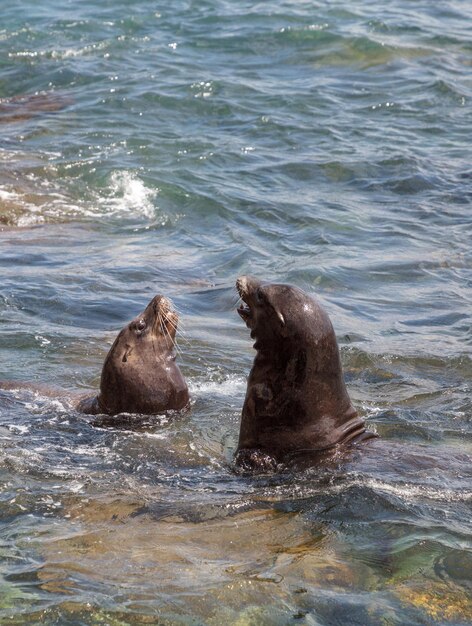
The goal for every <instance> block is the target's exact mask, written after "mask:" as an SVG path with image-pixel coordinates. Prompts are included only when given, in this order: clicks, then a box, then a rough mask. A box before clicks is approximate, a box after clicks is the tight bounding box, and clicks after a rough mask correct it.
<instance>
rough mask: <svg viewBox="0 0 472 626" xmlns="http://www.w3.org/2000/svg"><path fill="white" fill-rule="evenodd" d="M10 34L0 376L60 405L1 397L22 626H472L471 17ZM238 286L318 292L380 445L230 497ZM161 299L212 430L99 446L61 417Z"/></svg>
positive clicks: (164, 432)
mask: <svg viewBox="0 0 472 626" xmlns="http://www.w3.org/2000/svg"><path fill="white" fill-rule="evenodd" d="M1 18H2V19H1V22H0V277H1V280H0V354H1V358H0V379H1V380H10V381H20V382H23V383H27V384H29V383H33V385H34V386H35V387H36V388H38V387H39V389H44V392H43V391H31V390H28V388H27V387H26V388H24V389H20V390H18V391H14V390H0V481H1V486H2V489H1V491H0V524H1V526H0V541H1V543H0V545H1V548H0V550H1V556H2V559H1V561H0V574H1V585H0V593H1V600H0V623H2V624H3V623H5V624H6V623H8V624H25V623H28V624H39V623H41V624H60V625H63V624H74V625H75V624H91V625H92V624H93V625H95V624H110V625H113V626H115V625H122V624H162V625H164V624H165V625H184V624H185V625H187V624H192V625H208V626H212V625H220V624H228V626H229V625H231V626H233V625H234V626H243V625H258V626H259V625H263V626H265V625H270V626H272V625H279V624H281V625H282V624H283V625H285V624H307V625H313V626H314V625H316V626H319V625H320V626H321V625H322V626H325V625H326V626H331V625H334V624H343V625H344V624H349V625H359V626H361V625H362V626H369V625H372V626H374V625H375V626H377V625H382V626H394V625H404V624H409V625H424V624H454V625H458V624H470V623H471V622H472V600H471V591H472V515H471V504H472V480H471V478H472V470H471V458H472V354H471V350H472V321H471V318H472V316H471V310H472V246H471V241H472V211H471V209H472V168H471V151H470V144H471V128H472V110H471V102H472V43H471V42H472V6H471V4H470V2H468V1H467V0H445V1H444V2H430V1H426V0H416V1H415V2H412V1H411V0H391V1H390V2H388V3H386V2H380V1H379V0H358V1H357V2H347V0H324V1H319V0H318V1H313V2H306V1H304V0H285V1H284V0H277V1H274V2H254V1H250V0H243V1H240V2H230V1H229V0H200V1H199V2H194V1H193V0H176V1H175V2H172V3H164V2H161V1H160V0H157V1H155V2H151V1H150V0H133V1H131V0H114V1H113V2H110V1H109V0H83V1H81V2H72V1H71V0H64V1H63V2H62V3H56V2H52V0H43V1H41V2H37V1H34V2H33V1H32V0H17V2H14V3H6V2H4V3H2V7H1ZM243 273H251V274H254V275H256V276H258V277H260V278H262V279H265V280H268V281H272V280H277V281H284V282H290V283H293V284H296V285H298V286H299V287H301V288H303V289H305V290H307V291H309V292H312V293H315V294H316V296H317V297H318V298H319V299H320V301H321V302H322V303H323V305H324V306H325V308H326V310H327V311H328V313H329V315H330V317H331V319H332V321H333V324H334V327H335V329H336V332H337V336H338V340H339V344H340V348H341V354H342V360H343V365H344V369H345V375H346V380H347V384H348V389H349V392H350V395H351V397H352V400H353V403H354V404H355V406H356V408H357V409H358V410H359V412H360V413H361V414H362V415H364V416H365V418H366V420H367V422H368V425H369V428H371V429H372V430H375V431H376V432H377V433H378V434H379V435H380V436H381V439H379V440H378V441H376V442H373V443H372V444H370V445H368V446H366V447H365V449H364V450H361V451H359V452H357V453H356V454H355V455H349V456H348V457H346V458H343V459H340V460H339V461H338V462H337V463H336V464H334V465H332V466H329V467H328V466H326V467H314V468H307V469H304V470H300V471H298V472H294V471H285V472H282V473H279V474H275V475H272V476H260V477H242V476H238V475H237V474H235V473H234V472H233V470H232V457H233V453H234V450H235V447H236V445H237V438H238V428H239V416H240V410H241V406H242V403H243V399H244V393H245V385H246V376H247V374H248V372H249V369H250V366H251V362H252V358H253V350H252V347H251V344H252V342H251V340H250V338H249V336H248V332H247V329H246V328H245V326H244V324H242V323H241V320H240V319H239V318H238V316H237V314H236V313H235V303H236V300H237V295H236V291H235V288H234V282H235V279H236V277H237V276H238V275H240V274H243ZM156 293H163V294H165V295H167V296H169V297H171V298H172V299H173V301H174V302H175V305H176V306H177V308H178V310H179V313H180V317H181V323H180V329H181V334H180V338H179V356H178V361H179V364H180V367H181V369H182V372H183V373H184V375H185V376H186V378H187V380H188V383H189V387H190V390H191V394H192V410H191V411H190V412H189V413H188V414H186V415H183V416H179V417H174V418H166V417H164V416H162V417H160V418H156V419H154V420H150V421H149V423H147V424H144V425H141V427H140V428H137V429H133V430H132V429H125V428H121V429H119V428H106V429H104V428H101V429H100V428H96V427H94V426H93V425H92V424H91V423H90V421H89V420H87V419H86V418H85V417H84V416H81V415H79V414H78V413H77V412H75V411H74V409H73V408H72V406H71V403H70V401H69V400H68V394H70V393H72V392H75V391H89V390H94V389H96V388H97V386H98V383H99V376H100V370H101V366H102V362H103V359H104V356H105V354H106V352H107V350H108V348H109V346H110V344H111V342H112V340H113V338H114V337H115V335H116V333H117V331H118V330H119V329H120V328H121V327H122V326H123V325H124V324H125V323H126V322H127V321H129V320H130V319H132V318H133V317H134V316H135V315H136V314H137V313H138V312H139V311H140V310H142V308H143V307H144V306H145V305H146V304H147V302H148V301H149V300H150V299H151V297H152V296H153V295H154V294H156ZM52 388H60V389H64V390H65V391H64V393H62V394H59V395H50V393H49V392H48V391H47V390H49V389H52Z"/></svg>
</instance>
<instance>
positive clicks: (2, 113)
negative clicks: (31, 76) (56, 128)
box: [0, 91, 72, 123]
mask: <svg viewBox="0 0 472 626" xmlns="http://www.w3.org/2000/svg"><path fill="white" fill-rule="evenodd" d="M70 104H72V100H71V99H70V98H69V97H67V96H65V95H64V94H58V93H55V92H54V91H49V92H37V93H30V94H22V95H17V96H11V97H9V98H0V123H12V122H22V121H24V120H29V119H30V118H32V117H35V116H36V115H40V114H41V113H53V112H56V111H60V110H61V109H64V108H65V107H66V106H68V105H70Z"/></svg>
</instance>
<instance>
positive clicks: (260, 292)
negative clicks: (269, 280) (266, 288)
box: [256, 288, 267, 303]
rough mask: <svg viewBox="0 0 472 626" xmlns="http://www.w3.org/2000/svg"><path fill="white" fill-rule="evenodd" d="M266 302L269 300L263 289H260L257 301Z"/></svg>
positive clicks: (257, 292)
mask: <svg viewBox="0 0 472 626" xmlns="http://www.w3.org/2000/svg"><path fill="white" fill-rule="evenodd" d="M266 300H267V298H266V296H265V294H264V292H263V291H262V289H260V288H259V289H258V290H257V291H256V301H257V302H259V303H261V302H265V301H266Z"/></svg>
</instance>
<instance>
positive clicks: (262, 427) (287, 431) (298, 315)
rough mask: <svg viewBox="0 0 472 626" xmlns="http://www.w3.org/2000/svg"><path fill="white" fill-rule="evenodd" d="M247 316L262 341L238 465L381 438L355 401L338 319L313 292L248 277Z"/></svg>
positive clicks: (264, 466)
mask: <svg viewBox="0 0 472 626" xmlns="http://www.w3.org/2000/svg"><path fill="white" fill-rule="evenodd" d="M236 288H237V290H238V292H239V295H240V297H241V299H242V300H243V304H242V306H241V307H240V308H239V309H238V313H239V315H240V316H241V317H242V319H243V320H244V321H245V322H246V325H247V326H248V328H250V330H251V337H252V338H253V339H255V340H256V342H255V344H254V348H255V349H256V351H257V354H256V357H255V359H254V364H253V366H252V369H251V372H250V374H249V379H248V383H247V392H246V398H245V401H244V406H243V411H242V416H241V427H240V433H239V443H238V448H237V451H236V457H235V461H236V464H237V465H238V466H239V467H241V468H242V469H245V470H259V471H261V470H262V471H265V470H273V469H275V468H276V467H277V464H278V463H279V462H281V461H283V460H285V459H286V458H287V457H290V455H294V454H299V453H304V452H306V453H308V454H310V455H314V456H316V454H317V453H323V452H326V451H328V450H330V449H333V448H334V447H335V446H337V444H341V443H347V442H353V441H359V440H361V439H365V438H370V437H373V436H375V435H374V434H373V433H370V432H369V431H366V428H365V424H364V420H363V419H362V417H359V416H358V414H357V412H356V410H355V409H354V407H353V406H352V404H351V400H350V398H349V395H348V393H347V390H346V386H345V384H344V378H343V372H342V367H341V359H340V355H339V349H338V344H337V341H336V336H335V333H334V330H333V326H332V325H331V321H330V319H329V317H328V315H327V314H326V312H325V311H324V310H323V308H322V307H321V306H320V304H319V303H318V302H317V301H316V300H315V299H314V298H312V297H310V296H308V295H307V294H306V293H304V292H303V291H302V290H301V289H298V288H297V287H292V286H290V285H281V284H267V283H263V282H261V281H259V280H257V279H256V278H252V277H249V276H242V277H240V278H238V280H237V282H236Z"/></svg>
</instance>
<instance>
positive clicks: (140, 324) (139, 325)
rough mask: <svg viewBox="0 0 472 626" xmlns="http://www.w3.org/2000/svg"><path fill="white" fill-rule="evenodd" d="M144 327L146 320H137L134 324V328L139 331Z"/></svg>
mask: <svg viewBox="0 0 472 626" xmlns="http://www.w3.org/2000/svg"><path fill="white" fill-rule="evenodd" d="M145 328H146V322H145V321H144V320H139V322H138V323H137V324H136V330H138V331H139V332H143V330H144V329H145Z"/></svg>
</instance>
